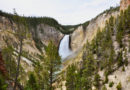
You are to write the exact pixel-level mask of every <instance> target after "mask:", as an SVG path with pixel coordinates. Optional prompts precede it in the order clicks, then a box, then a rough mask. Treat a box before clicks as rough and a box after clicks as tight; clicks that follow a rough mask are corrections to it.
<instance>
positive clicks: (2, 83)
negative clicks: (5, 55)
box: [0, 73, 7, 90]
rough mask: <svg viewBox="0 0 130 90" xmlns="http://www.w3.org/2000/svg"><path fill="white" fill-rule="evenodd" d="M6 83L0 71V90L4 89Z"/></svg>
mask: <svg viewBox="0 0 130 90" xmlns="http://www.w3.org/2000/svg"><path fill="white" fill-rule="evenodd" d="M6 88H7V84H6V83H5V79H4V77H3V76H2V75H1V73H0V90H6Z"/></svg>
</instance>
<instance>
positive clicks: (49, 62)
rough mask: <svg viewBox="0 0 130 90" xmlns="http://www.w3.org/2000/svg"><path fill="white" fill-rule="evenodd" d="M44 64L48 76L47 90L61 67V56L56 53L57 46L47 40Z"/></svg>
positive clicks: (50, 88) (50, 87) (50, 89)
mask: <svg viewBox="0 0 130 90" xmlns="http://www.w3.org/2000/svg"><path fill="white" fill-rule="evenodd" d="M45 56H46V57H45V64H44V65H45V66H46V69H47V71H48V73H49V74H48V75H49V76H48V78H49V90H52V89H53V87H52V84H53V81H54V80H55V79H56V76H57V73H58V71H59V70H60V67H61V58H60V56H59V54H58V49H57V47H56V46H55V45H54V44H53V43H52V41H50V42H49V44H48V46H47V48H46V55H45Z"/></svg>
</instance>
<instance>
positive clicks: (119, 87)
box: [116, 82, 122, 90]
mask: <svg viewBox="0 0 130 90" xmlns="http://www.w3.org/2000/svg"><path fill="white" fill-rule="evenodd" d="M116 88H117V90H122V85H121V82H119V83H118V85H117V86H116Z"/></svg>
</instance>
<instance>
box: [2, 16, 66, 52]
mask: <svg viewBox="0 0 130 90" xmlns="http://www.w3.org/2000/svg"><path fill="white" fill-rule="evenodd" d="M16 28H17V27H16V24H15V23H14V22H12V21H11V20H9V19H8V18H7V17H4V16H0V33H1V34H0V47H3V46H4V41H3V37H4V36H5V37H6V36H9V34H11V33H14V32H15V29H16ZM29 32H30V33H31V38H29V39H28V38H27V39H26V40H25V43H24V45H26V46H25V47H24V48H25V50H27V51H32V52H35V51H36V52H38V51H37V48H36V43H37V42H36V41H40V42H42V44H43V45H45V46H47V45H48V42H49V41H50V40H51V41H52V42H53V43H54V44H55V45H56V46H57V47H58V45H59V43H60V40H61V39H62V38H63V36H64V34H62V33H61V32H60V31H59V30H57V29H56V28H55V27H52V26H49V25H46V24H44V23H41V24H38V25H37V26H36V28H34V27H30V28H29ZM7 33H9V34H7ZM11 36H13V34H12V35H11ZM10 38H11V37H10ZM12 38H13V40H12V41H11V43H12V42H13V41H17V38H16V37H12ZM34 39H36V40H34ZM26 47H27V48H26ZM43 51H44V49H43Z"/></svg>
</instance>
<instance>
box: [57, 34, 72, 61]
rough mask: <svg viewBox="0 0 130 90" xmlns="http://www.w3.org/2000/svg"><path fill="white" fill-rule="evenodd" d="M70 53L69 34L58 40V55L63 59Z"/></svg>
mask: <svg viewBox="0 0 130 90" xmlns="http://www.w3.org/2000/svg"><path fill="white" fill-rule="evenodd" d="M71 54H72V51H71V50H70V48H69V35H65V36H64V37H63V39H62V40H61V42H60V46H59V55H60V56H61V59H62V60H64V59H65V58H66V57H68V56H69V55H71Z"/></svg>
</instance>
